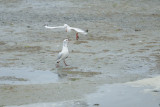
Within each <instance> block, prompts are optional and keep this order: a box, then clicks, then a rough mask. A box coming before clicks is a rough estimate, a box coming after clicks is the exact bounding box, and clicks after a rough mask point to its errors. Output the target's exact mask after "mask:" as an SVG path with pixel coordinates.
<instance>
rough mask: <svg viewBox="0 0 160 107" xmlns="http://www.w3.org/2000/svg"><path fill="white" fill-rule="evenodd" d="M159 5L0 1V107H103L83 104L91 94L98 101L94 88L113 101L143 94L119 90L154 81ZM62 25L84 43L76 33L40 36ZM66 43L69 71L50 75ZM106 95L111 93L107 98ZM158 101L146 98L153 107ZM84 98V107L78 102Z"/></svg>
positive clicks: (159, 55)
mask: <svg viewBox="0 0 160 107" xmlns="http://www.w3.org/2000/svg"><path fill="white" fill-rule="evenodd" d="M159 5H160V2H159V1H158V0H154V1H146V0H141V1H136V0H133V1H129V0H125V1H122V0H119V1H114V0H109V1H108V0H106V1H104V0H103V1H91V0H87V1H80V0H79V1H73V0H68V1H63V0H61V1H59V0H55V1H52V0H47V1H42V0H38V1H29V0H12V1H11V0H5V1H4V0H0V26H1V27H0V34H1V35H0V67H1V69H0V106H11V105H26V104H35V103H38V104H40V105H41V106H42V103H48V102H50V104H52V103H54V104H53V105H54V106H59V104H60V105H62V106H64V105H66V104H67V103H68V102H69V106H75V105H78V104H79V106H80V107H81V106H84V107H85V106H92V105H93V106H101V104H102V103H103V101H102V103H97V104H96V103H93V104H92V102H91V101H92V99H90V98H89V97H87V96H89V95H90V94H92V93H93V96H94V93H95V96H96V95H97V96H99V98H101V95H99V94H98V93H96V91H97V90H99V87H100V86H102V90H103V91H104V95H106V96H107V95H108V94H111V95H113V97H112V99H111V100H114V98H115V96H117V94H116V93H119V90H123V89H126V91H127V92H129V91H130V92H131V93H132V92H133V93H134V92H135V93H136V92H137V91H138V92H139V91H142V92H143V91H144V90H143V89H145V87H143V88H135V89H132V88H130V86H124V87H123V85H124V84H125V83H126V82H132V81H137V80H140V79H144V78H154V76H156V75H159V73H160V48H159V47H160V36H159V33H160V31H159V29H160V12H159ZM64 23H67V24H68V25H70V26H74V27H79V28H82V29H88V30H89V32H88V35H87V36H83V35H80V38H79V40H78V41H76V40H75V32H72V33H68V34H66V32H65V31H62V30H55V31H54V30H48V29H45V28H44V24H48V25H50V26H59V25H63V24H64ZM65 38H69V40H70V41H69V46H68V47H69V51H70V56H69V58H67V60H66V62H67V64H69V65H70V66H68V67H65V66H64V65H63V63H61V64H60V68H56V67H55V61H56V58H57V55H58V52H59V51H61V48H62V41H63V40H64V39H65ZM158 81H159V79H158ZM154 82H155V81H153V82H152V83H154ZM117 83H119V85H114V84H117ZM104 84H109V85H104ZM156 85H157V84H156ZM112 86H113V87H112ZM106 87H107V88H109V89H111V90H112V88H115V87H116V88H117V90H113V91H111V92H105V90H107V89H106ZM151 88H152V87H151ZM100 89H101V88H100ZM118 89H119V90H118ZM156 90H159V88H157V89H156ZM112 93H113V94H112ZM146 94H147V96H148V93H145V95H146ZM156 94H157V96H156V97H154V93H151V96H150V95H149V97H151V98H155V99H156V100H155V101H156V104H158V103H159V102H158V100H157V99H159V92H156ZM114 95H115V96H114ZM145 95H144V97H145ZM152 95H153V96H152ZM127 96H130V97H131V96H133V98H134V97H135V96H134V94H127V95H126V97H127ZM85 98H86V99H88V100H87V102H85V103H79V102H76V101H79V99H81V100H83V99H85ZM102 98H107V97H105V96H103V97H102ZM142 98H143V97H142ZM97 99H98V98H97ZM108 101H109V100H108ZM57 102H60V103H57ZM61 102H62V103H61ZM63 102H67V103H63ZM82 102H83V101H82ZM104 102H106V101H104ZM90 104H91V105H90ZM94 104H96V105H94ZM98 104H100V105H98ZM104 104H105V103H104ZM110 105H112V104H110ZM46 106H50V105H46ZM156 106H157V105H156Z"/></svg>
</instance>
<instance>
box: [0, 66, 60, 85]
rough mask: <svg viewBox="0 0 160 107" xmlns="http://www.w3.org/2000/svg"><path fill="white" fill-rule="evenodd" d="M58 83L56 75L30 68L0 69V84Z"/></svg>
mask: <svg viewBox="0 0 160 107" xmlns="http://www.w3.org/2000/svg"><path fill="white" fill-rule="evenodd" d="M58 81H59V77H58V75H57V74H56V73H54V72H51V71H42V70H33V69H32V68H5V67H4V68H3V67H2V68H1V69H0V84H12V85H13V84H16V85H19V84H47V83H55V82H58Z"/></svg>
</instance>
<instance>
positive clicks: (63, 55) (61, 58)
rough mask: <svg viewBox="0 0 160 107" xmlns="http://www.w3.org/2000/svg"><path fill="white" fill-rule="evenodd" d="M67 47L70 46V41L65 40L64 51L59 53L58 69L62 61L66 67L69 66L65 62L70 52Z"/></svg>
mask: <svg viewBox="0 0 160 107" xmlns="http://www.w3.org/2000/svg"><path fill="white" fill-rule="evenodd" d="M67 45H68V39H65V40H64V41H63V48H62V51H61V52H59V54H58V58H57V67H58V66H59V62H60V61H61V60H63V62H64V64H65V65H66V66H68V65H67V64H66V62H65V59H66V58H67V57H68V56H69V51H68V46H67Z"/></svg>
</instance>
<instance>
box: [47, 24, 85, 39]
mask: <svg viewBox="0 0 160 107" xmlns="http://www.w3.org/2000/svg"><path fill="white" fill-rule="evenodd" d="M45 28H48V29H56V28H64V29H65V31H66V32H71V30H74V31H75V32H76V40H78V39H79V36H78V33H81V34H83V35H87V32H88V30H86V31H84V30H82V29H79V28H75V27H70V26H69V25H67V24H64V25H63V26H56V27H50V26H47V25H46V26H45Z"/></svg>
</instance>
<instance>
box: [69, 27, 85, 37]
mask: <svg viewBox="0 0 160 107" xmlns="http://www.w3.org/2000/svg"><path fill="white" fill-rule="evenodd" d="M71 29H72V30H74V31H76V32H79V33H82V34H84V35H86V34H87V32H86V31H84V30H82V29H79V28H74V27H71Z"/></svg>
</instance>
